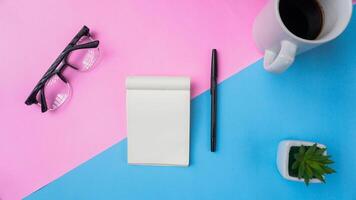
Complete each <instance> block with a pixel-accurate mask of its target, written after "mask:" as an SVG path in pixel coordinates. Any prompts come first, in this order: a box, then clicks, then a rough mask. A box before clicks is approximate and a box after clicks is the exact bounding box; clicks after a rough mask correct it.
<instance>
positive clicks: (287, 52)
mask: <svg viewBox="0 0 356 200" xmlns="http://www.w3.org/2000/svg"><path fill="white" fill-rule="evenodd" d="M296 52H297V45H296V44H294V43H292V42H290V41H288V40H282V41H281V49H280V51H279V53H278V55H277V53H276V52H274V51H272V50H268V49H266V51H265V57H264V61H263V65H264V68H265V69H266V70H267V71H269V72H274V73H282V72H284V71H285V70H286V69H287V68H288V67H289V66H290V65H291V64H292V63H293V62H294V58H295V55H296Z"/></svg>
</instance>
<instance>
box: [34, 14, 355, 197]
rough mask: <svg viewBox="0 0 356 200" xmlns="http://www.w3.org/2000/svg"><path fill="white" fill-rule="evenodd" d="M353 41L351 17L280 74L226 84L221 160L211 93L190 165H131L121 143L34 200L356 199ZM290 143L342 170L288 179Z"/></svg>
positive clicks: (196, 116) (201, 100) (251, 75)
mask: <svg viewBox="0 0 356 200" xmlns="http://www.w3.org/2000/svg"><path fill="white" fill-rule="evenodd" d="M355 44H356V20H355V19H353V20H352V22H351V24H350V26H349V28H348V29H347V31H346V32H345V33H344V34H343V35H342V36H341V37H339V38H338V39H337V40H335V41H333V42H331V43H328V44H326V45H323V46H321V47H318V48H316V49H314V50H312V51H309V52H307V53H304V54H302V55H300V56H298V58H297V59H296V63H295V64H294V65H293V67H292V68H291V69H290V70H288V71H287V72H286V73H284V74H282V75H273V74H269V73H267V72H265V71H264V70H263V68H262V62H261V61H258V62H257V63H255V64H253V65H252V66H250V67H248V68H247V69H246V70H244V71H242V72H240V73H238V74H236V75H234V76H232V77H231V78H229V79H227V80H226V81H224V82H223V83H221V84H220V85H219V103H218V108H219V113H218V120H219V121H218V151H217V153H210V152H209V124H210V118H209V117H210V110H209V107H210V106H209V105H210V96H209V92H205V93H203V94H202V95H200V96H198V97H197V98H195V99H194V100H193V101H192V111H191V113H192V117H191V165H190V167H188V168H180V167H146V166H144V167H143V166H128V165H127V155H126V153H127V151H126V147H127V146H126V145H127V143H126V140H124V141H122V142H120V143H118V144H117V145H114V146H113V147H111V148H109V149H108V150H107V151H105V152H103V153H101V154H100V155H98V156H96V157H95V158H93V159H91V160H89V161H88V162H86V163H84V164H83V165H81V166H79V167H78V168H76V169H74V170H72V171H70V172H69V173H67V174H66V175H64V176H63V177H61V178H59V179H58V180H56V181H54V182H52V183H51V184H49V185H48V186H46V187H44V188H42V189H41V190H39V191H37V192H35V193H33V194H32V195H30V196H29V197H27V199H28V200H31V199H33V200H41V199H46V200H47V199H51V200H53V199H61V200H63V199H66V200H71V199H73V200H74V199H86V200H89V199H173V200H174V199H177V200H178V199H179V200H182V199H204V200H207V199H292V200H293V199H298V200H299V199H338V200H339V199H356V170H355V169H356V156H355V148H354V146H355V144H356V112H355V108H356V47H355ZM103 134H104V133H103ZM283 139H300V140H309V141H314V142H319V143H323V144H325V145H327V147H328V152H329V154H332V156H333V159H334V160H335V162H336V163H335V164H334V165H333V168H335V169H336V171H337V173H336V174H332V175H330V176H327V184H312V185H310V186H309V187H306V186H305V185H304V184H303V183H299V182H290V181H287V180H285V179H283V178H282V177H281V176H280V175H279V173H278V171H277V168H276V164H275V162H276V151H277V145H278V143H279V142H280V141H281V140H283Z"/></svg>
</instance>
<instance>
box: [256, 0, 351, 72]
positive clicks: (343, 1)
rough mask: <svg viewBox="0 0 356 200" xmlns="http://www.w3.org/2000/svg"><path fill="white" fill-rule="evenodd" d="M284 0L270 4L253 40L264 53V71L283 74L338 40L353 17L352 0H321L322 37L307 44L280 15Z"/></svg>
mask: <svg viewBox="0 0 356 200" xmlns="http://www.w3.org/2000/svg"><path fill="white" fill-rule="evenodd" d="M280 1H281V0H269V2H268V3H267V5H266V6H265V7H264V8H263V10H262V11H261V13H260V14H259V15H258V16H257V18H256V19H255V23H254V27H253V36H254V39H255V42H256V44H257V47H258V48H259V49H260V50H261V51H263V52H264V68H265V69H266V70H267V71H270V72H275V73H281V72H283V71H284V70H286V69H287V68H288V67H289V66H290V65H291V64H292V63H293V62H294V59H295V56H296V54H299V53H302V52H304V51H306V50H309V49H311V48H313V47H316V46H318V45H320V44H323V43H326V42H328V41H330V40H333V39H335V38H336V37H337V36H339V35H340V34H341V33H342V32H343V31H344V30H345V28H346V27H347V25H348V23H349V21H350V18H351V14H352V0H319V4H320V7H321V9H322V11H323V19H324V22H323V27H322V29H321V32H320V34H319V36H318V37H317V38H316V39H314V40H307V39H303V38H301V37H298V36H296V35H295V34H293V33H292V32H290V31H289V30H288V29H287V27H286V26H285V25H284V24H283V22H282V18H281V15H280V12H279V4H280Z"/></svg>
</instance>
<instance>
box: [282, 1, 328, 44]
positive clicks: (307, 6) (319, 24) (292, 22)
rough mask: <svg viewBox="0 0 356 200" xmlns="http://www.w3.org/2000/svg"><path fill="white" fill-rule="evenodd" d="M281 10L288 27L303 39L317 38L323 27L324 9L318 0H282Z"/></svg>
mask: <svg viewBox="0 0 356 200" xmlns="http://www.w3.org/2000/svg"><path fill="white" fill-rule="evenodd" d="M279 12H280V15H281V18H282V21H283V23H284V25H285V26H286V27H287V29H288V30H289V31H290V32H292V33H293V34H294V35H296V36H298V37H301V38H303V39H307V40H314V39H316V38H317V37H318V36H319V34H320V32H321V30H322V28H323V23H324V22H323V21H324V19H323V18H324V14H323V9H322V7H321V6H320V4H319V2H318V1H317V0H281V1H280V3H279Z"/></svg>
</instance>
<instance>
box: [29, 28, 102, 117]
mask: <svg viewBox="0 0 356 200" xmlns="http://www.w3.org/2000/svg"><path fill="white" fill-rule="evenodd" d="M89 31H90V30H89V28H88V27H87V26H83V28H82V29H81V30H80V31H79V32H78V33H77V34H76V35H75V36H74V38H73V39H72V40H71V41H70V43H69V44H68V45H67V46H66V48H65V49H64V50H63V51H62V52H61V54H60V55H59V56H58V57H57V58H56V60H55V61H54V62H53V64H52V65H51V66H50V67H49V69H48V70H47V71H46V73H45V74H44V75H43V76H42V78H41V79H40V81H39V82H38V83H37V84H36V86H35V88H34V89H33V90H32V92H31V94H30V95H29V96H28V98H27V99H26V101H25V104H26V105H32V104H38V100H37V95H38V92H40V95H41V97H40V101H41V103H40V104H41V111H42V113H44V112H46V111H47V110H48V106H47V102H46V97H45V92H44V87H45V85H46V82H47V81H48V80H49V79H50V78H52V76H54V75H58V77H59V78H60V79H61V80H62V81H63V82H65V83H68V81H67V80H66V79H65V77H64V76H63V74H62V72H63V70H64V69H65V68H67V67H68V66H69V67H71V68H73V69H75V70H78V69H77V68H76V67H75V66H73V65H71V64H69V63H68V62H67V59H68V55H69V54H70V53H71V52H72V51H75V50H78V49H89V48H97V47H98V46H99V41H98V40H95V41H92V42H88V43H85V44H79V45H77V42H78V41H79V40H80V39H81V38H82V37H83V36H88V37H90V32H89ZM61 63H63V64H62V65H60V64H61ZM59 65H60V66H59ZM58 66H59V67H58Z"/></svg>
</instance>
